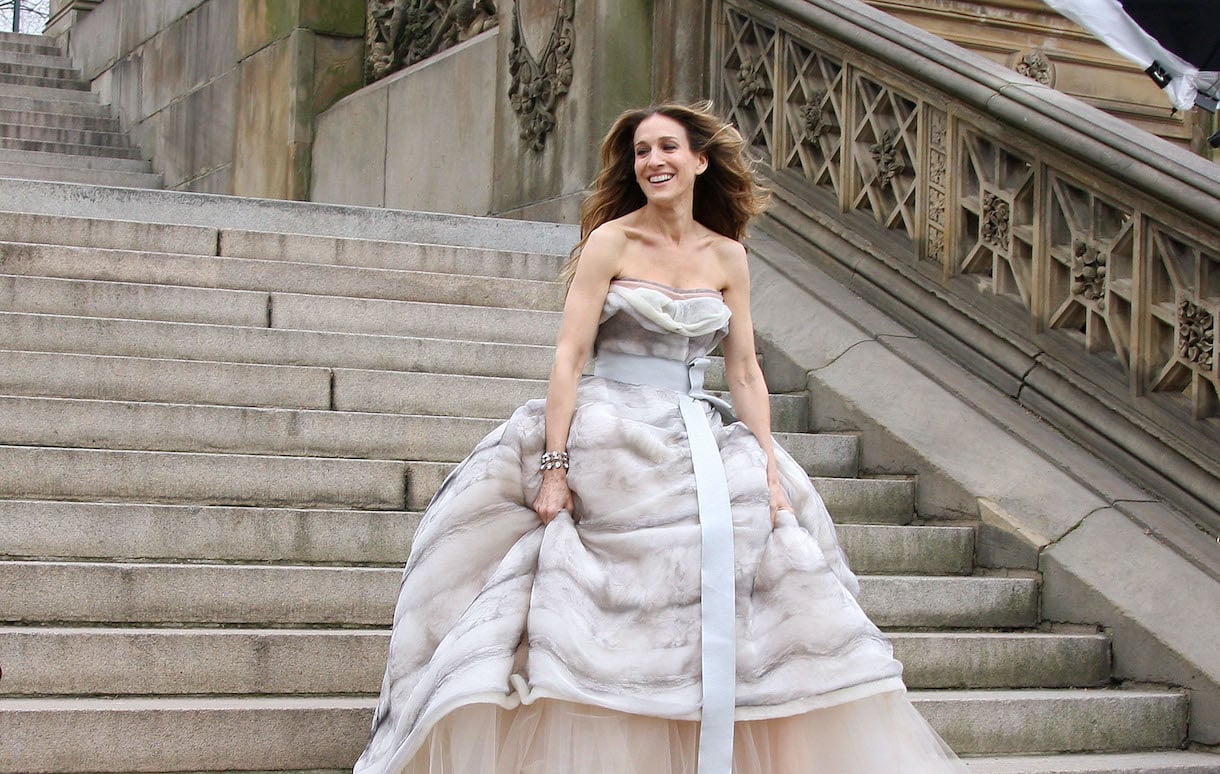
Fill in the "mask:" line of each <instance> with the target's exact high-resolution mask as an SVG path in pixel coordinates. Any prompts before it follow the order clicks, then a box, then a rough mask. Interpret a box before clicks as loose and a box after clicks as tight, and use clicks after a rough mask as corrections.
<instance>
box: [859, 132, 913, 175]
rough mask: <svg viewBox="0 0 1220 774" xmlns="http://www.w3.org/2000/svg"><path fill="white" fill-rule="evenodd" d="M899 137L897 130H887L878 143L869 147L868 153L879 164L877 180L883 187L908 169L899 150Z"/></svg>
mask: <svg viewBox="0 0 1220 774" xmlns="http://www.w3.org/2000/svg"><path fill="white" fill-rule="evenodd" d="M898 137H899V133H898V132H897V130H894V129H887V130H885V131H884V132H882V134H881V137H880V138H879V139H878V140H877V142H876V143H874V144H873V145H871V146H869V149H868V152H869V154H871V155H872V157H873V161H875V162H876V163H877V178H876V179H877V182H878V183H879V184H881V185H885V184H887V183H889V182H890V181H891V180H893V179H894V178H895V177H898V175H899V174H901V173H902V171H903V170H905V169H906V164H905V163H903V160H902V155H901V153H899V150H898Z"/></svg>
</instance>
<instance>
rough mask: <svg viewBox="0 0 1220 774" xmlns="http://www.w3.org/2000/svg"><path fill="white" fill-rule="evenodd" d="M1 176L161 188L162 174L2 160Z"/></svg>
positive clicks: (0, 162)
mask: <svg viewBox="0 0 1220 774" xmlns="http://www.w3.org/2000/svg"><path fill="white" fill-rule="evenodd" d="M0 177H16V178H21V179H23V180H58V181H61V182H65V183H83V184H85V185H101V186H110V187H116V188H161V187H162V185H164V183H163V181H162V180H161V176H160V175H155V174H152V173H150V172H118V171H114V170H108V169H88V168H82V169H76V168H74V167H64V166H43V165H39V164H13V163H10V162H6V161H0Z"/></svg>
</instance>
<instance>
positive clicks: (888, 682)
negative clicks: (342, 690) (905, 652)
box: [356, 675, 906, 772]
mask: <svg viewBox="0 0 1220 774" xmlns="http://www.w3.org/2000/svg"><path fill="white" fill-rule="evenodd" d="M510 683H511V684H512V685H513V688H514V690H512V691H510V692H508V693H500V692H495V691H486V692H482V693H472V694H468V695H466V696H462V697H459V698H455V699H452V700H451V701H448V702H445V703H444V704H442V705H441V706H439V707H436V708H434V709H433V710H432V711H431V712H428V713H427V714H426V715H425V717H422V718H420V719H419V720H418V721H417V723H416V726H415V729H414V730H413V733H412V734H411V735H410V736H409V737H408V739H407V744H405V745H403V746H402V747H400V748H399V750H398V752H397V753H396V754H395V755H394V760H395V761H396V762H397V765H398V766H400V767H401V766H405V765H406V763H407V762H408V761H410V760H411V759H412V758H413V757H414V756H415V754H416V753H418V752H419V750H420V748H421V747H422V746H423V743H424V742H425V741H426V740H427V739H428V736H429V735H430V734H431V733H432V731H433V730H434V729H435V728H436V726H437V725H438V724H439V723H440V722H441V721H442V720H444V719H445V718H446V717H447V716H448V715H450V714H452V713H453V712H456V711H457V710H459V709H461V708H462V707H465V706H468V705H471V704H494V705H496V706H498V707H500V708H502V709H505V710H514V709H517V708H518V707H520V706H522V705H530V704H534V703H535V702H537V701H539V700H542V699H550V700H554V701H565V702H572V703H575V704H584V705H588V706H592V707H602V708H604V709H608V710H612V711H614V712H623V713H626V714H629V715H640V716H643V717H651V718H661V719H665V720H698V719H699V714H700V713H699V710H695V711H693V712H686V713H658V712H649V711H641V708H638V707H637V708H636V709H635V710H632V709H628V708H627V707H625V706H623V704H622V702H617V701H614V698H615V697H613V696H610V695H606V696H598V695H586V696H583V697H580V698H573V697H572V696H570V695H564V694H562V693H560V692H559V691H548V690H546V689H539V690H535V689H532V688H530V687H529V685H528V684H527V683H526V682H525V681H524V680H523V679H522V678H520V677H519V676H518V675H513V677H512V678H510ZM894 692H899V693H905V692H906V685H905V684H904V683H903V682H902V678H901V677H887V678H884V679H881V680H874V681H872V682H868V683H863V684H860V685H853V686H849V687H846V688H839V689H837V690H834V691H829V692H827V693H822V694H818V695H816V696H808V697H805V698H802V699H796V700H793V701H788V702H784V703H783V704H772V705H765V706H757V707H738V708H737V709H736V711H735V712H734V714H733V720H734V722H741V721H750V720H771V719H774V718H785V717H793V716H796V715H803V714H805V713H807V712H813V711H815V710H820V709H826V708H828V707H835V706H840V705H843V704H848V703H850V702H853V701H859V700H861V699H868V698H871V697H873V696H878V695H881V694H884V693H894ZM356 771H357V772H358V771H359V769H356Z"/></svg>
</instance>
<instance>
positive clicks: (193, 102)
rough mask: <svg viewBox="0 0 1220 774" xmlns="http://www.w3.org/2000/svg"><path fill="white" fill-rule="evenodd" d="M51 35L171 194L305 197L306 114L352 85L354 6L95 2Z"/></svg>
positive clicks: (356, 33)
mask: <svg viewBox="0 0 1220 774" xmlns="http://www.w3.org/2000/svg"><path fill="white" fill-rule="evenodd" d="M72 13H73V15H72V16H67V15H64V18H65V19H68V20H69V21H71V22H72V26H70V27H68V28H66V29H57V30H56V32H57V33H58V35H59V38H60V40H61V41H63V42H65V43H66V44H67V46H66V47H67V49H68V50H69V52H70V54H71V56H72V59H73V62H74V63H75V64H76V66H77V67H79V68H80V69H81V71H82V73H83V74H84V76H85V77H86V78H87V79H89V80H90V81H92V83H93V90H94V91H95V92H98V93H99V94H100V95H101V97H102V100H103V101H106V102H110V103H112V104H113V105H114V106H115V108H116V110H117V112H118V114H119V116H120V118H121V119H122V121H123V124H124V126H125V128H127V129H128V130H129V131H130V132H131V134H132V139H133V140H134V141H135V142H136V143H137V144H138V145H139V147H140V148H141V149H142V150H143V151H144V153H145V155H147V156H149V157H150V158H151V159H152V160H153V168H154V170H155V171H156V172H159V173H161V174H162V176H163V177H164V179H165V184H166V186H167V187H169V188H175V189H181V190H189V191H200V192H207V193H222V194H236V195H243V196H265V197H274V198H287V199H304V198H306V197H307V196H308V193H309V175H310V170H311V164H310V154H311V150H312V145H313V134H314V119H315V116H316V115H317V114H318V113H319V112H321V111H322V110H324V109H325V108H327V107H329V106H330V105H331V104H333V103H334V102H335V101H336V100H337V99H338V98H339V97H342V96H343V95H344V94H346V93H348V92H350V91H352V90H354V89H355V88H358V87H359V85H360V81H361V58H362V52H363V45H364V43H363V34H364V4H363V2H362V0H159V2H156V3H150V2H142V1H141V0H104V2H102V3H100V4H99V5H97V6H96V7H95V8H93V10H91V11H87V10H86V9H84V8H75V9H74V10H73V11H72Z"/></svg>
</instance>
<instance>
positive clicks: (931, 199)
mask: <svg viewBox="0 0 1220 774" xmlns="http://www.w3.org/2000/svg"><path fill="white" fill-rule="evenodd" d="M928 217H929V218H930V219H931V221H932V222H933V223H936V224H938V225H939V224H941V223H944V222H945V194H944V192H943V191H938V190H936V189H935V188H932V189H930V190H929V191H928Z"/></svg>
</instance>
